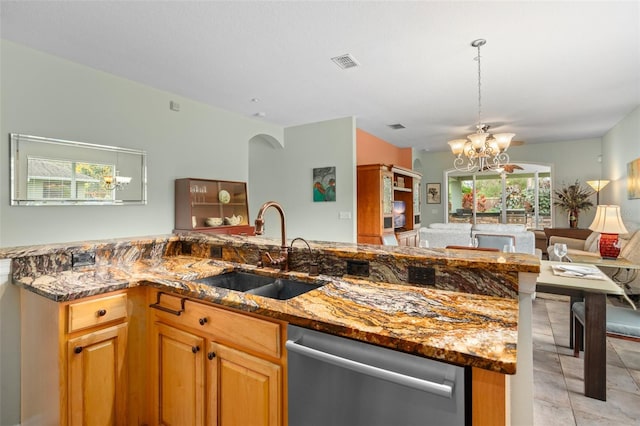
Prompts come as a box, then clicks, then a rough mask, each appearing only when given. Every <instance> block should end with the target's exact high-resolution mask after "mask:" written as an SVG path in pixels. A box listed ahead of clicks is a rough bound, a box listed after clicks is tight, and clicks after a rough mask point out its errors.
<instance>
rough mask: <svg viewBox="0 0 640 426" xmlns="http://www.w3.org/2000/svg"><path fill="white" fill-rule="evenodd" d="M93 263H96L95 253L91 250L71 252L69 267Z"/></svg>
mask: <svg viewBox="0 0 640 426" xmlns="http://www.w3.org/2000/svg"><path fill="white" fill-rule="evenodd" d="M95 264H96V253H95V252H93V251H83V252H80V253H71V267H77V266H90V265H95Z"/></svg>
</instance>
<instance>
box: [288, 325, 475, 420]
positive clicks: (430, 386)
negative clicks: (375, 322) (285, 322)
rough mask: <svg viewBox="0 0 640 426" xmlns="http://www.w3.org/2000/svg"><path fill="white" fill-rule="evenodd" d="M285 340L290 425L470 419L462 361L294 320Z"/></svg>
mask: <svg viewBox="0 0 640 426" xmlns="http://www.w3.org/2000/svg"><path fill="white" fill-rule="evenodd" d="M286 347H287V352H288V358H287V362H288V369H289V373H288V385H289V401H288V405H289V425H290V426H376V425H377V426H414V425H415V426H425V425H437V426H442V425H457V426H460V425H466V424H470V417H471V416H470V414H469V412H470V400H471V399H470V398H468V397H467V393H468V392H467V391H466V389H469V390H470V386H469V385H468V383H465V381H468V380H469V379H470V377H468V376H466V375H465V368H464V367H458V366H454V365H451V364H446V363H443V362H438V361H434V360H431V359H427V358H422V357H419V356H415V355H411V354H406V353H403V352H399V351H395V350H391V349H386V348H381V347H379V346H374V345H371V344H368V343H363V342H359V341H355V340H351V339H346V338H343V337H337V336H333V335H330V334H327V333H321V332H318V331H314V330H308V329H305V328H301V327H297V326H292V325H289V326H288V338H287V342H286ZM465 402H466V403H465Z"/></svg>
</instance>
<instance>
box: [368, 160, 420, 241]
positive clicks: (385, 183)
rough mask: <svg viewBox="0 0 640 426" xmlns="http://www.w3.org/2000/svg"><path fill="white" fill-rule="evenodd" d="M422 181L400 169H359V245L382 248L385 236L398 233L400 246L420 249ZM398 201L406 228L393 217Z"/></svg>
mask: <svg viewBox="0 0 640 426" xmlns="http://www.w3.org/2000/svg"><path fill="white" fill-rule="evenodd" d="M421 179H422V176H421V175H420V173H417V172H414V171H413V170H409V169H405V168H402V167H398V166H393V165H386V164H368V165H362V166H358V243H361V244H382V237H383V235H388V234H393V233H395V235H396V238H397V240H398V243H399V244H400V245H410V246H415V245H417V241H418V238H417V237H418V228H420V181H421ZM395 201H402V202H404V206H405V212H404V217H405V223H404V226H401V225H402V223H401V222H400V221H399V214H398V213H394V202H395Z"/></svg>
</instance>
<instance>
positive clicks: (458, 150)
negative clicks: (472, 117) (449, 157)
mask: <svg viewBox="0 0 640 426" xmlns="http://www.w3.org/2000/svg"><path fill="white" fill-rule="evenodd" d="M447 143H448V144H449V146H450V147H451V152H453V155H460V154H462V151H464V146H465V144H466V143H467V140H466V139H454V140H452V141H449V142H447Z"/></svg>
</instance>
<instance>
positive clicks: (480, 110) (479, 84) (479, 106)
mask: <svg viewBox="0 0 640 426" xmlns="http://www.w3.org/2000/svg"><path fill="white" fill-rule="evenodd" d="M476 60H477V61H478V129H477V130H478V131H480V128H481V126H482V71H481V67H480V45H478V56H477V57H476Z"/></svg>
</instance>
